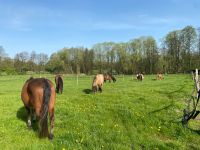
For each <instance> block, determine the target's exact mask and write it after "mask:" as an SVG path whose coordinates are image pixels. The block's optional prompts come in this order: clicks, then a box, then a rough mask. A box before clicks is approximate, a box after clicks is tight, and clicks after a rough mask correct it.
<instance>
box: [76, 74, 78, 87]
mask: <svg viewBox="0 0 200 150" xmlns="http://www.w3.org/2000/svg"><path fill="white" fill-rule="evenodd" d="M76 85H78V74H76Z"/></svg>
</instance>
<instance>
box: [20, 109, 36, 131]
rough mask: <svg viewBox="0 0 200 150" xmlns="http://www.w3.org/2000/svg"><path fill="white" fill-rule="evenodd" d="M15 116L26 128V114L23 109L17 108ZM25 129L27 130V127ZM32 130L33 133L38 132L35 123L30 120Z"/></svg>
mask: <svg viewBox="0 0 200 150" xmlns="http://www.w3.org/2000/svg"><path fill="white" fill-rule="evenodd" d="M16 116H17V118H18V119H20V120H22V121H23V122H25V123H26V126H27V120H28V113H27V111H26V109H25V107H21V108H19V109H18V111H17V114H16ZM27 128H28V126H27ZM32 129H33V131H38V130H39V129H38V124H37V121H33V120H32Z"/></svg>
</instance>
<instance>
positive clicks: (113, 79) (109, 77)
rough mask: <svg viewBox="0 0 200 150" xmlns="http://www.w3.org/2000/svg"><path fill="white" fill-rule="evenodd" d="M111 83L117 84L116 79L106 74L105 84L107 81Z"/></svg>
mask: <svg viewBox="0 0 200 150" xmlns="http://www.w3.org/2000/svg"><path fill="white" fill-rule="evenodd" d="M107 80H108V81H109V82H111V80H112V81H113V82H116V78H115V77H114V76H113V75H111V74H108V73H107V74H104V82H106V81H107Z"/></svg>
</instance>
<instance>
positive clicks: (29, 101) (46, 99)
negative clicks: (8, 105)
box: [21, 78, 56, 139]
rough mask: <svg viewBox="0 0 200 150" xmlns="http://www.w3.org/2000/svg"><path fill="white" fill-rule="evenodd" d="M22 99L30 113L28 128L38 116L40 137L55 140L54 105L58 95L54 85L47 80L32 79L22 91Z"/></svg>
mask: <svg viewBox="0 0 200 150" xmlns="http://www.w3.org/2000/svg"><path fill="white" fill-rule="evenodd" d="M21 99H22V101H23V103H24V106H25V108H26V110H27V112H28V122H27V125H28V127H30V128H31V124H32V123H31V119H32V116H33V115H36V117H37V119H38V120H39V136H40V137H47V136H48V137H49V139H53V128H54V105H55V100H56V93H55V88H54V86H53V83H52V82H51V81H50V80H48V79H45V78H35V79H34V78H30V79H29V80H27V81H26V82H25V84H24V86H23V88H22V91H21ZM48 113H49V117H50V133H49V131H48Z"/></svg>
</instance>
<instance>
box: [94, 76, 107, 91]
mask: <svg viewBox="0 0 200 150" xmlns="http://www.w3.org/2000/svg"><path fill="white" fill-rule="evenodd" d="M103 82H104V76H103V74H97V75H96V76H95V77H94V80H93V83H92V91H93V92H94V93H96V92H98V91H100V92H102V86H103Z"/></svg>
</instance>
